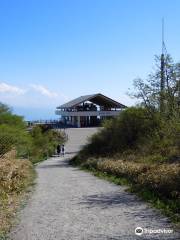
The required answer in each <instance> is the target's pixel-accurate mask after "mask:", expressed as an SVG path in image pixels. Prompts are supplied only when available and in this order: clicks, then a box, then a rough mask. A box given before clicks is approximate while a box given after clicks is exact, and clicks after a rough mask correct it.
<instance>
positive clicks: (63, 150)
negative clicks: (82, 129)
mask: <svg viewBox="0 0 180 240" xmlns="http://www.w3.org/2000/svg"><path fill="white" fill-rule="evenodd" d="M61 154H62V155H63V157H64V154H65V147H64V144H63V145H62V146H61Z"/></svg>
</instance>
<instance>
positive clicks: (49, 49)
mask: <svg viewBox="0 0 180 240" xmlns="http://www.w3.org/2000/svg"><path fill="white" fill-rule="evenodd" d="M179 10H180V1H179V0H29V1H27V0H24V1H23V0H16V1H14V0H6V1H2V0H1V1H0V101H2V102H4V103H7V104H9V105H10V106H12V107H13V109H14V111H15V112H16V113H18V114H21V115H24V116H25V117H26V119H39V118H41V119H43V118H46V119H50V118H54V117H55V115H54V110H55V107H56V106H58V105H60V104H62V103H64V102H66V101H68V100H71V99H72V98H75V97H78V96H80V95H86V94H91V93H98V92H101V93H103V94H105V95H108V96H109V97H112V98H114V99H116V100H118V101H120V102H122V103H123V104H126V105H132V104H134V100H132V99H130V98H129V97H128V96H127V95H126V92H127V91H128V88H132V82H133V79H134V78H137V77H142V78H145V77H146V75H147V74H148V73H149V72H150V71H151V70H152V66H153V61H154V55H155V54H159V53H160V52H161V19H162V17H164V18H165V41H166V46H167V49H168V52H169V53H171V55H172V57H173V58H174V60H175V61H180V54H179V53H180V44H179V43H180V34H179V26H180V14H179Z"/></svg>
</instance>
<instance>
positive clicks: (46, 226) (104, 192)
mask: <svg viewBox="0 0 180 240" xmlns="http://www.w3.org/2000/svg"><path fill="white" fill-rule="evenodd" d="M95 131H96V129H93V128H91V129H69V130H67V132H68V135H69V141H68V144H67V146H66V151H67V154H66V157H65V158H59V157H56V158H50V159H48V160H47V161H44V162H42V163H41V164H39V165H38V166H37V173H38V178H37V186H36V190H35V192H34V193H33V195H32V197H31V199H30V200H29V202H28V204H27V206H26V207H25V208H24V209H23V210H22V211H21V213H20V219H21V220H20V223H19V225H18V226H17V227H16V228H15V229H14V230H13V231H12V232H11V234H10V238H11V239H13V240H54V239H57V240H61V239H63V240H76V239H78V240H93V239H97V240H104V239H109V240H110V239H114V240H115V239H122V240H131V239H133V240H134V239H172V240H175V239H179V238H178V236H179V235H178V233H177V232H176V233H175V232H174V233H172V234H142V235H141V236H137V235H135V233H134V230H135V228H136V227H142V228H147V229H164V228H165V229H172V227H171V225H170V223H169V222H168V220H167V219H166V218H165V217H163V216H162V215H160V214H159V213H158V211H156V210H153V209H151V208H150V207H148V205H147V204H145V203H143V202H142V201H140V200H139V199H138V198H137V197H135V196H134V195H133V194H130V193H127V192H125V188H124V187H120V186H116V185H114V184H111V183H109V182H106V181H104V180H101V179H99V178H96V177H94V176H92V175H91V174H90V173H87V172H83V171H81V170H79V169H77V168H74V167H71V166H69V165H68V164H67V159H68V158H70V157H72V156H73V154H74V153H75V152H76V151H77V150H78V149H79V148H80V147H81V146H82V145H83V144H84V143H85V142H86V137H87V136H89V135H91V134H92V133H94V132H95ZM179 237H180V236H179Z"/></svg>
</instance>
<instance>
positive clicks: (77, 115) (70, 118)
mask: <svg viewBox="0 0 180 240" xmlns="http://www.w3.org/2000/svg"><path fill="white" fill-rule="evenodd" d="M125 108H126V106H125V105H123V104H122V103H119V102H117V101H115V100H113V99H111V98H109V97H106V96H104V95H103V94H101V93H98V94H92V95H86V96H81V97H78V98H76V99H74V100H72V101H70V102H67V103H65V104H63V105H61V106H59V107H57V108H56V114H57V115H60V116H61V121H62V122H63V123H64V124H66V125H69V126H73V127H92V126H99V125H100V123H101V122H102V121H103V120H105V119H109V118H112V117H115V116H117V115H118V114H119V113H120V112H121V111H122V110H123V109H125Z"/></svg>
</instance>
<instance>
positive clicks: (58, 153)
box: [57, 144, 61, 157]
mask: <svg viewBox="0 0 180 240" xmlns="http://www.w3.org/2000/svg"><path fill="white" fill-rule="evenodd" d="M60 153H61V146H60V144H58V145H57V155H58V157H59V156H60Z"/></svg>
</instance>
